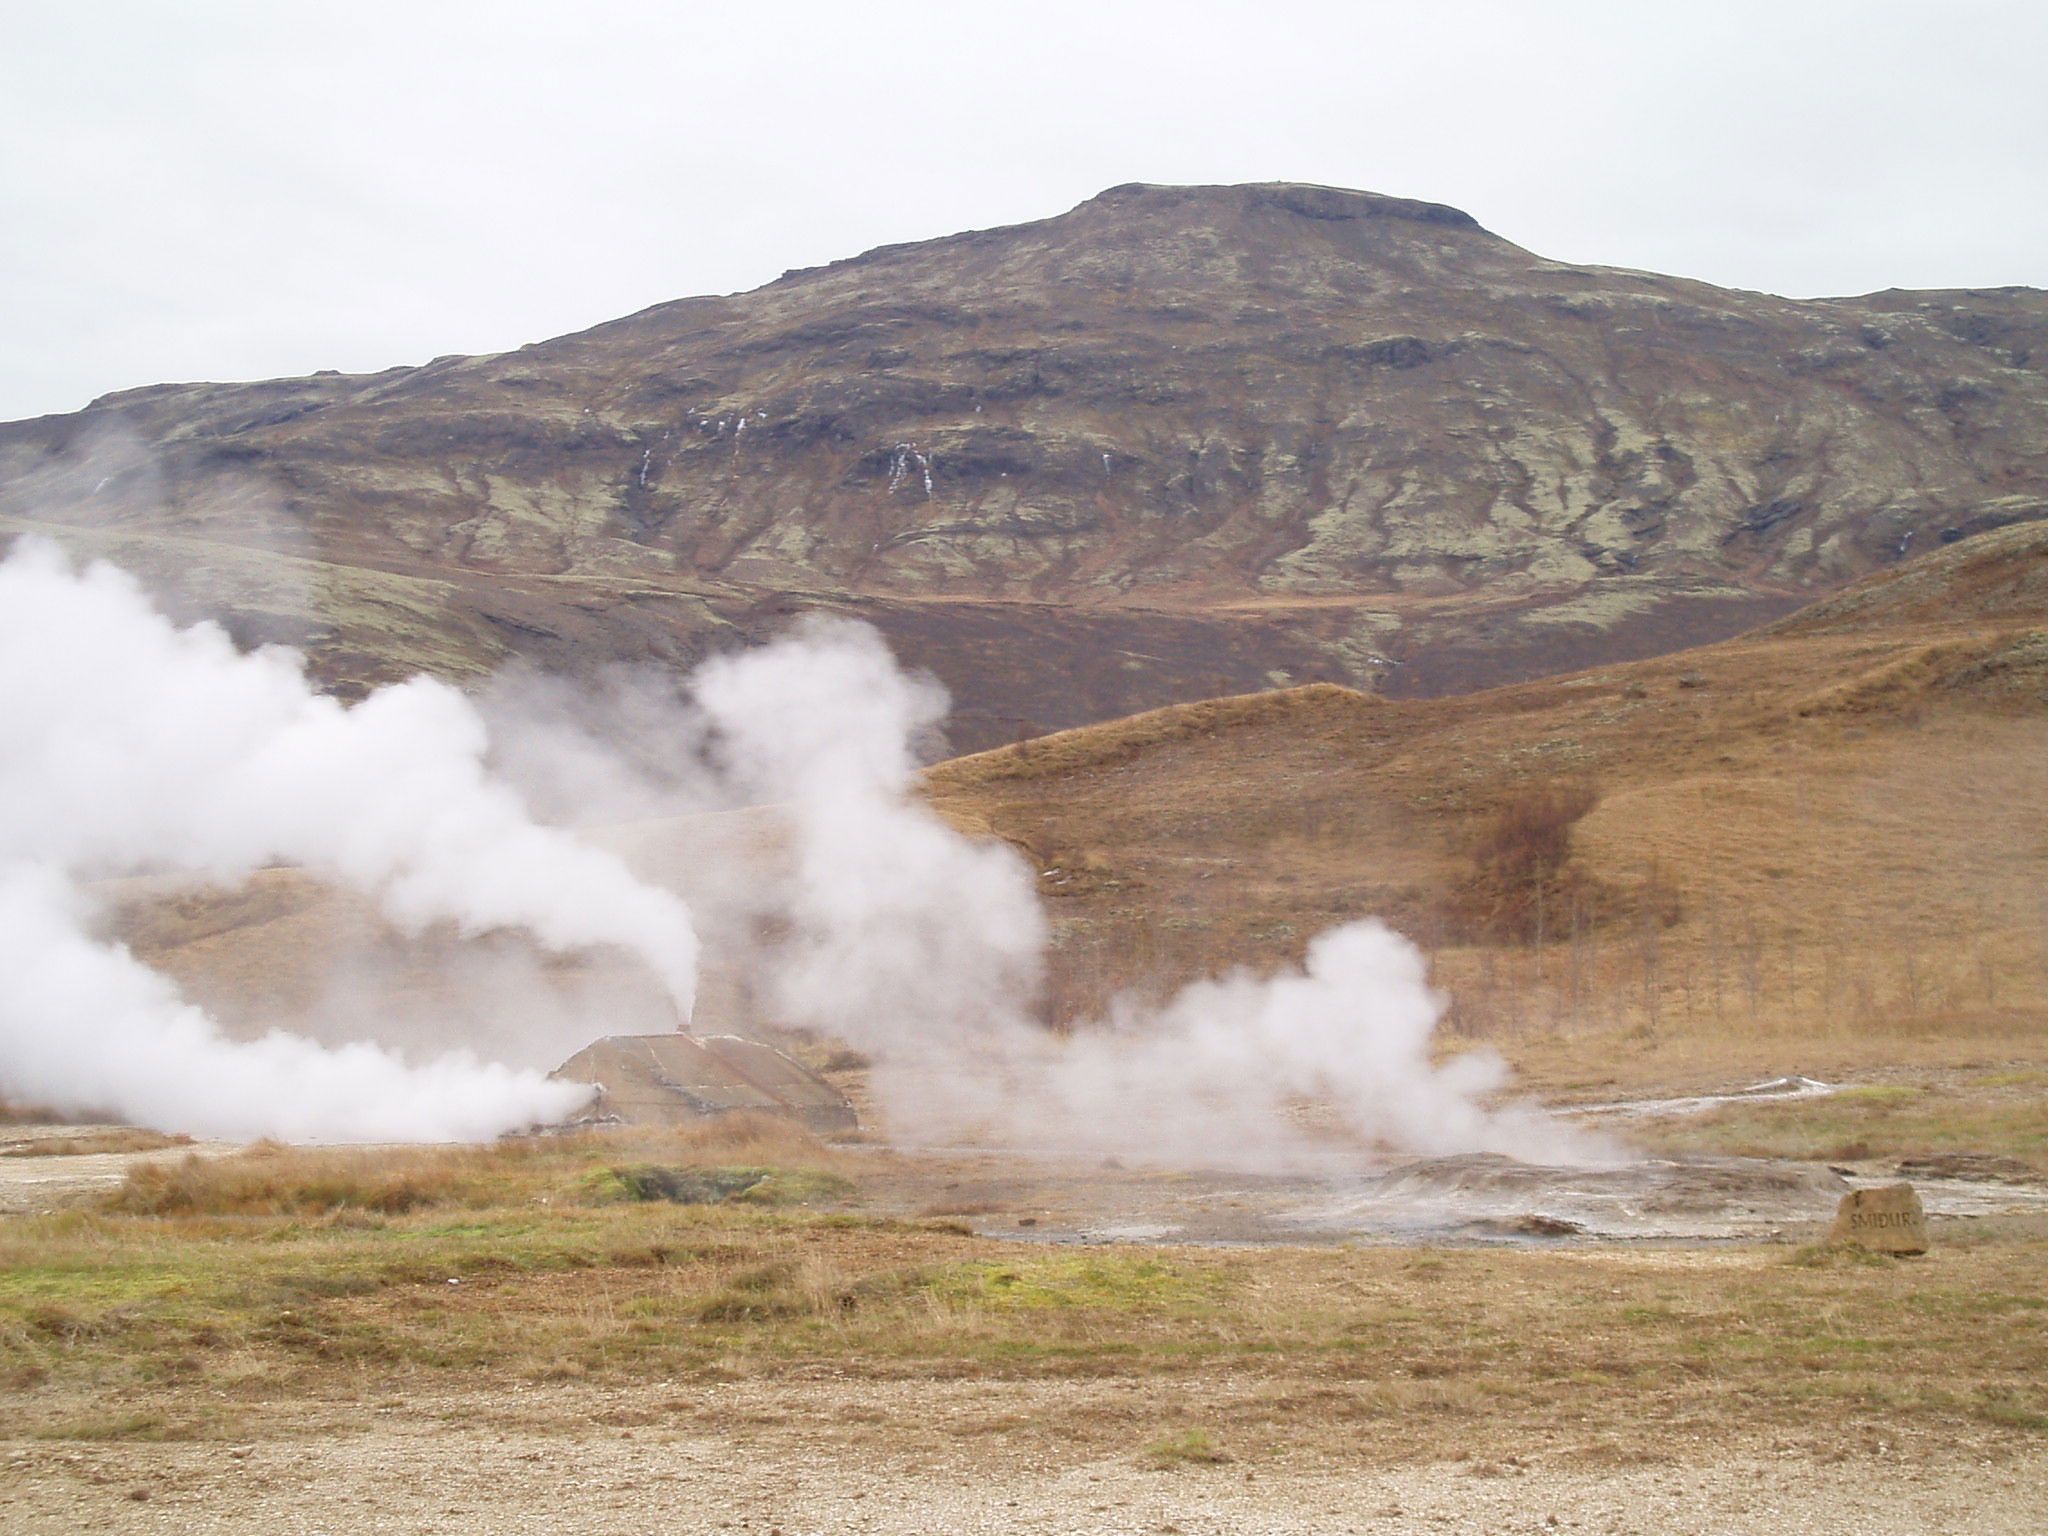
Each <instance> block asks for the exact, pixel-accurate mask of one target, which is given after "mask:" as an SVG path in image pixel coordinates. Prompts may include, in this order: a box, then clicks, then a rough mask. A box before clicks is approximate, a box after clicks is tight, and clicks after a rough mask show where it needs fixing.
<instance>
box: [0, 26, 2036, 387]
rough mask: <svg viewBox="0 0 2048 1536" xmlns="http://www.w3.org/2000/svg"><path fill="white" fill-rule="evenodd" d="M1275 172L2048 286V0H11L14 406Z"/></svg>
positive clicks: (7, 52)
mask: <svg viewBox="0 0 2048 1536" xmlns="http://www.w3.org/2000/svg"><path fill="white" fill-rule="evenodd" d="M1277 180H1285V181H1315V182H1326V183H1330V184H1334V185H1338V186H1349V187H1362V188H1368V189H1371V190H1374V191H1380V192H1390V193H1397V194H1401V195H1404V196H1412V197H1423V198H1429V199H1432V200H1434V201H1438V202H1447V203H1452V204H1455V205H1457V206H1458V207H1461V208H1464V209H1466V210H1467V211H1468V212H1470V213H1472V214H1473V215H1474V216H1475V217H1477V218H1478V219H1479V221H1480V222H1481V223H1483V224H1485V225H1486V226H1487V227H1488V228H1490V229H1492V230H1494V231H1496V232H1498V233H1500V234H1502V235H1505V236H1507V237H1508V238H1509V239H1511V240H1514V241H1516V242H1518V243H1519V244H1522V245H1525V246H1528V247H1530V248H1532V249H1534V250H1537V251H1540V252H1543V253H1544V254H1546V255H1550V256H1555V257H1558V258H1561V259H1565V260H1576V261H1590V262H1604V263H1609V264H1613V265H1619V266H1634V267H1647V268H1652V269H1655V270H1659V271H1666V272H1676V273H1682V274H1685V275H1687V276H1693V277H1701V278H1705V279H1708V280H1709V281H1712V282H1716V283H1722V284H1726V285H1729V286H1734V287H1745V288H1763V289H1769V290H1772V291H1775V292H1780V293H1790V294H1796V295H1808V294H1820V293H1857V292H1864V291H1867V290H1870V289H1874V288H1881V287H1890V286H1898V287H1961V286H1992V285H2003V284H2010V283H2025V284H2031V285H2035V286H2043V287H2048V0H1924V3H1907V0H1352V3H1350V4H1336V3H1309V0H1126V3H1118V0H1095V3H1093V4H1089V3H1082V0H1035V3H1032V4H1028V5H1017V4H1010V5H1004V4H999V3H998V4H986V3H984V4H980V5H975V4H972V3H971V0H947V3H927V0H870V3H866V4H862V3H859V0H836V3H820V0H776V3H771V4H766V5H756V6H748V5H742V4H734V3H730V0H728V3H723V4H718V5H710V4H704V3H701V0H668V3H659V0H556V3H551V4H538V3H532V0H7V3H6V5H5V6H4V7H0V419H8V418H13V417H18V416H23V415H31V414H36V413H40V412H44V411H61V410H71V409H75V408H77V407H78V406H81V405H83V404H84V403H85V402H86V400H87V399H88V398H90V397H91V396H93V395H96V394H99V393H102V392H105V391H108V390H113V389H122V388H128V387H131V386H134V385H139V384H147V383H154V382H158V381H161V380H168V379H195V378H213V379H230V378H256V377H266V376H272V375H279V374H295V373H305V372H310V371H312V370H313V369H316V368H341V369H345V370H370V369H376V368H381V367H387V366H390V365H392V364H394V363H412V362H421V361H424V360H425V359H427V358H428V357H431V356H434V355H436V354H438V353H443V352H478V351H497V350H502V349H505V348H509V347H514V346H518V345H520V344H521V343H523V342H528V341H536V340H540V339H542V338H545V337H547V336H551V335H557V334H560V333H562V332H564V331H569V330H575V329H579V328H581V327H583V326H586V325H591V324H595V323H596V322H598V321H601V320H606V319H610V318H613V317H614V316H617V315H621V314H625V313H628V312H630V311H632V310H635V309H639V308H642V307H644V306H646V305H648V304H652V303H656V302H659V301H661V300H663V299H670V298H679V297H682V296H683V295H686V294H693V293H718V292H729V291H733V290H737V289H743V288H750V287H753V286H755V285H757V284H759V283H762V282H766V281H768V280H770V279H772V278H773V277H775V276H776V275H777V274H778V273H780V272H781V271H782V270H783V269H784V268H786V267H795V266H809V265H815V264H817V263H819V262H823V261H829V260H832V259H834V258H836V257H840V256H848V255H852V254H853V253H855V252H857V251H860V250H862V249H865V248H867V247H869V246H872V245H878V244H882V243H885V242H890V241H897V240H915V239H923V238H926V237H929V236H934V235H941V234H946V233H950V232H952V231H954V230H958V229H968V228H978V227H985V226H988V225H991V224H1003V223H1014V222H1018V221H1021V220H1025V219H1033V218H1041V217H1045V216H1048V215H1051V214H1055V213H1059V212H1061V211H1063V210H1065V209H1066V208H1068V207H1071V206H1072V205H1073V204H1075V203H1077V202H1079V201H1081V200H1082V199H1084V198H1086V197H1089V196H1092V195H1093V194H1094V193H1096V192H1098V191H1100V190H1102V189H1103V188H1104V187H1108V186H1113V185H1115V184H1117V183H1119V182H1126V181H1161V182H1232V181H1277Z"/></svg>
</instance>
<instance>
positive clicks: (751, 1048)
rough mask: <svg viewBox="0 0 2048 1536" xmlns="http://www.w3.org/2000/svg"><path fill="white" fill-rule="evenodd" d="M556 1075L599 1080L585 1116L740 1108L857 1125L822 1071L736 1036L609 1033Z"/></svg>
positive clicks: (675, 1115) (682, 1118) (631, 1117)
mask: <svg viewBox="0 0 2048 1536" xmlns="http://www.w3.org/2000/svg"><path fill="white" fill-rule="evenodd" d="M553 1075H554V1076H556V1077H559V1078H565V1079H567V1080H568V1081H570V1082H574V1083H590V1084H593V1085H594V1086H595V1087H596V1088H597V1098H596V1100H595V1101H594V1102H593V1103H592V1104H591V1106H590V1108H589V1109H588V1110H586V1111H585V1115H586V1116H587V1117H589V1118H591V1119H596V1120H600V1121H609V1122H615V1123H617V1124H621V1125H679V1124H684V1123H687V1122H689V1121H692V1120H700V1119H704V1118H705V1117H707V1116H711V1115H729V1114H732V1113H733V1112H734V1111H736V1110H753V1111H757V1112H759V1113H762V1114H770V1115H787V1116H789V1117H790V1118H792V1119H794V1120H799V1121H801V1122H802V1123H803V1124H804V1125H805V1126H806V1127H807V1128H809V1129H810V1130H813V1131H817V1132H819V1133H820V1134H828V1133H831V1132H834V1131H850V1130H853V1129H855V1128H856V1127H857V1126H858V1124H859V1122H858V1121H857V1120H856V1119H855V1118H854V1113H853V1106H852V1105H851V1104H849V1103H847V1101H846V1096H845V1095H844V1094H842V1093H841V1092H840V1091H839V1090H838V1089H837V1088H834V1087H833V1086H832V1085H831V1084H830V1083H828V1082H826V1081H825V1079H823V1078H822V1077H820V1076H818V1074H817V1073H815V1072H813V1071H811V1070H810V1068H808V1067H806V1066H803V1065H802V1064H801V1063H799V1062H795V1061H792V1060H791V1059H790V1058H789V1057H787V1056H785V1055H783V1054H782V1052H780V1051H778V1050H776V1049H775V1048H774V1047H773V1046H768V1045H763V1044H761V1042H760V1041H758V1040H742V1039H740V1038H739V1037H738V1036H737V1035H705V1036H698V1035H685V1034H681V1033H676V1034H666V1035H607V1036H606V1037H605V1038H604V1039H602V1040H598V1041H594V1042H592V1043H591V1044H589V1045H586V1046H585V1047H584V1048H583V1049H582V1050H580V1051H578V1052H577V1053H576V1054H575V1055H574V1056H571V1057H570V1058H569V1059H568V1060H567V1061H565V1062H563V1063H562V1064H561V1065H560V1066H559V1067H557V1068H556V1069H555V1071H554V1074H553Z"/></svg>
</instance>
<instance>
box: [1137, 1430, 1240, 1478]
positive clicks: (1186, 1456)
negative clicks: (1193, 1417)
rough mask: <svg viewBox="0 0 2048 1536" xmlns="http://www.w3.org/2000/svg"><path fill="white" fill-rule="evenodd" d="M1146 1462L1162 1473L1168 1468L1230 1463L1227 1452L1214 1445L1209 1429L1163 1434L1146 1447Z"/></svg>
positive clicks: (1214, 1438)
mask: <svg viewBox="0 0 2048 1536" xmlns="http://www.w3.org/2000/svg"><path fill="white" fill-rule="evenodd" d="M1142 1454H1143V1456H1144V1458H1145V1460H1146V1461H1147V1462H1148V1463H1149V1464H1150V1465H1152V1466H1154V1467H1157V1468H1159V1469H1160V1470H1162V1471H1164V1470H1166V1469H1167V1468H1170V1467H1185V1466H1214V1465H1216V1464H1217V1463H1219V1462H1225V1461H1228V1460H1230V1453H1229V1452H1228V1451H1226V1450H1224V1449H1223V1448H1222V1447H1221V1446H1219V1445H1218V1444H1217V1443H1216V1437H1215V1436H1214V1435H1212V1434H1210V1433H1209V1431H1208V1430H1206V1429H1203V1428H1201V1427H1200V1426H1196V1427H1195V1428H1193V1429H1184V1430H1182V1431H1181V1432H1180V1433H1179V1434H1177V1435H1164V1436H1161V1437H1160V1438H1159V1439H1157V1440H1154V1441H1153V1442H1152V1443H1151V1444H1150V1445H1148V1446H1146V1447H1145V1449H1144V1451H1143V1452H1142Z"/></svg>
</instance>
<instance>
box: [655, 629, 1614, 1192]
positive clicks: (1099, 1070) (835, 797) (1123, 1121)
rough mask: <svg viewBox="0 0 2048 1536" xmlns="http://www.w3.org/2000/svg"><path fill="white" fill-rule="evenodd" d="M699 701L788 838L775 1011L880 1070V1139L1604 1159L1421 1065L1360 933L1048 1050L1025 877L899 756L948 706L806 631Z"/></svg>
mask: <svg viewBox="0 0 2048 1536" xmlns="http://www.w3.org/2000/svg"><path fill="white" fill-rule="evenodd" d="M695 691H696V696H697V701H698V704H699V706H700V707H701V709H702V711H703V714H704V716H705V717H706V719H707V720H708V722H709V724H710V726H711V728H712V729H713V730H714V731H715V733H716V740H717V742H718V743H719V748H718V750H719V751H720V752H721V754H722V758H723V763H724V767H725V769H726V772H727V773H728V775H729V776H731V777H732V778H733V779H734V780H736V781H737V783H738V785H739V786H740V787H741V788H742V789H744V790H748V791H751V792H752V793H754V794H756V795H758V796H762V797H765V798H768V799H772V800H774V801H776V802H778V803H779V804H780V805H781V806H782V808H783V810H784V812H785V814H786V815H787V816H788V818H789V820H790V823H791V826H792V828H793V832H794V836H795V842H796V847H795V854H794V860H793V868H792V871H791V878H790V885H789V889H788V891H787V893H786V895H785V897H784V902H785V906H784V912H785V917H786V920H787V924H788V927H789V931H790V935H791V936H790V938H789V940H788V942H787V943H786V944H784V945H783V946H782V947H781V948H780V949H779V950H778V951H777V952H776V953H775V954H774V955H773V956H772V957H770V959H769V961H768V962H767V969H768V972H769V976H770V984H771V987H772V993H771V995H772V997H773V998H774V1000H775V1003H776V1005H777V1011H778V1012H779V1013H780V1014H781V1015H782V1016H783V1017H784V1018H786V1019H788V1020H789V1021H791V1022H795V1023H800V1024H806V1025H811V1026H814V1027H817V1028H821V1029H824V1030H826V1031H828V1032H830V1033H833V1034H835V1035H838V1036H840V1037H842V1038H845V1039H848V1040H851V1041H853V1042H855V1043H857V1044H859V1045H860V1046H862V1047H863V1048H864V1049H866V1050H867V1051H868V1052H869V1053H871V1054H872V1055H873V1056H874V1057H875V1058H876V1073H875V1086H876V1089H877V1093H878V1096H879V1097H880V1098H881V1099H882V1100H883V1102H884V1103H885V1105H886V1106H887V1108H888V1110H889V1112H890V1115H891V1119H892V1123H893V1124H894V1126H895V1128H896V1129H897V1130H898V1132H899V1134H903V1133H907V1134H909V1135H911V1136H914V1137H915V1136H945V1135H951V1134H958V1133H962V1132H968V1131H977V1130H979V1131H992V1132H994V1133H996V1134H1000V1135H1006V1136H1009V1137H1012V1138H1014V1139H1016V1140H1017V1141H1019V1142H1020V1143H1025V1144H1029V1145H1035V1146H1047V1145H1053V1146H1068V1147H1097V1148H1102V1149H1106V1150H1114V1151H1117V1152H1119V1153H1125V1154H1136V1155H1140V1156H1150V1157H1153V1158H1157V1159H1160V1160H1165V1161H1189V1160H1199V1161H1205V1162H1237V1163H1255V1162H1260V1161H1269V1160H1271V1159H1273V1158H1275V1157H1282V1156H1285V1155H1286V1154H1287V1153H1288V1152H1289V1151H1291V1150H1295V1149H1298V1148H1299V1147H1300V1146H1301V1144H1302V1141H1303V1138H1302V1137H1301V1136H1300V1134H1299V1133H1298V1132H1296V1131H1295V1130H1294V1129H1293V1128H1292V1123H1291V1121H1290V1118H1289V1113H1288V1112H1289V1110H1290V1108H1291V1107H1292V1106H1293V1105H1294V1103H1295V1102H1296V1101H1297V1100H1300V1099H1303V1098H1313V1099H1318V1100H1321V1101H1324V1102H1326V1103H1328V1104H1329V1105H1330V1106H1331V1107H1332V1109H1333V1110H1334V1111H1335V1112H1336V1114H1337V1115H1338V1116H1339V1117H1340V1119H1341V1120H1342V1121H1343V1122H1344V1123H1345V1124H1346V1125H1347V1126H1348V1127H1349V1128H1350V1129H1351V1130H1352V1131H1354V1132H1355V1133H1357V1134H1358V1135H1359V1136H1361V1137H1362V1138H1365V1139H1367V1140H1369V1141H1374V1142H1378V1143H1381V1144H1385V1145H1389V1146H1393V1147H1397V1148H1400V1149H1403V1150H1408V1151H1418V1152H1429V1153H1448V1152H1458V1151H1494V1152H1503V1153H1508V1154H1512V1155H1519V1156H1528V1157H1545V1158H1552V1159H1570V1158H1586V1157H1597V1156H1600V1155H1602V1153H1603V1149H1602V1148H1601V1147H1599V1146H1598V1145H1597V1144H1596V1143H1595V1142H1594V1141H1593V1140H1592V1139H1591V1138H1588V1137H1585V1136H1583V1135H1581V1134H1579V1133H1576V1132H1574V1131H1571V1130H1569V1129H1568V1128H1566V1127H1564V1126H1562V1125H1560V1124H1558V1123H1557V1122H1555V1121H1553V1120H1551V1119H1550V1118H1549V1117H1547V1116H1546V1115H1544V1114H1543V1113H1542V1112H1541V1111H1540V1110H1538V1109H1535V1108H1533V1107H1528V1106H1515V1105H1509V1106H1506V1107H1504V1108H1493V1107H1490V1106H1489V1105H1488V1104H1487V1103H1486V1102H1484V1101H1485V1098H1486V1096H1487V1095H1489V1094H1490V1093H1491V1092H1492V1091H1493V1090H1494V1089H1497V1088H1498V1087H1500V1086H1501V1085H1502V1083H1503V1082H1504V1081H1505V1077H1506V1069H1505V1067H1504V1065H1503V1064H1502V1063H1501V1062H1500V1061H1499V1060H1498V1059H1497V1058H1495V1057H1493V1056H1491V1055H1489V1054H1484V1053H1471V1054H1467V1055H1464V1056H1460V1057H1457V1058H1454V1059H1452V1060H1450V1061H1448V1062H1445V1063H1443V1064H1441V1065H1439V1064H1437V1063H1436V1062H1434V1061H1433V1060H1432V1056H1431V1035H1432V1033H1433V1031H1434V1029H1435V1026H1436V1023H1437V1021H1438V1019H1439V1018H1440V1017H1441V1015H1442V1012H1443V1002H1442V999H1440V998H1439V997H1438V996H1437V995H1436V994H1435V993H1434V992H1432V991H1431V989H1430V987H1429V985H1428V978H1427V974H1426V967H1425V964H1424V961H1423V957H1422V955H1421V954H1420V952H1419V951H1418V950H1417V949H1416V948H1415V947H1414V946H1413V945H1412V944H1410V943H1409V942H1408V941H1407V940H1406V939H1404V938H1402V937H1401V936H1400V935H1398V934H1396V933H1394V932H1393V931H1392V930H1391V929H1389V928H1387V927H1385V926H1384V925H1382V924H1380V923H1378V922H1375V921H1369V920H1368V921H1363V922H1357V923H1351V924H1348V925H1345V926H1342V927H1338V928H1335V929H1332V930H1330V931H1329V932H1326V933H1324V934H1323V935H1322V936H1321V937H1319V938H1318V939H1316V940H1315V942H1314V943H1313V944H1311V945H1310V946H1309V950H1308V954H1307V956H1306V959H1305V961H1304V963H1303V965H1302V967H1301V968H1300V969H1299V970H1295V971H1288V972H1283V973H1281V974H1279V975H1276V976H1272V977H1267V978H1260V977H1254V976H1252V975H1250V974H1248V973H1240V974H1234V975H1230V976H1226V977H1222V978H1219V979H1215V980H1210V981H1202V982H1197V983H1195V984H1194V985H1192V986H1189V987H1187V988H1185V989H1184V990H1183V991H1182V992H1180V993H1179V994H1178V995H1177V996H1176V997H1174V998H1173V999H1171V1000H1170V1001H1169V1002H1167V1003H1166V1004H1165V1005H1164V1006H1161V1007H1147V1006H1145V1005H1142V1004H1140V1003H1138V1002H1136V1001H1135V1000H1132V999H1128V998H1126V999H1122V1000H1119V1001H1118V1002H1117V1003H1116V1004H1114V1005H1113V1006H1112V1008H1111V1010H1110V1014H1109V1017H1108V1018H1107V1019H1106V1020H1103V1021H1100V1022H1099V1023H1097V1024H1095V1025H1092V1026H1089V1025H1084V1026H1083V1027H1081V1028H1078V1029H1076V1030H1075V1031H1074V1032H1073V1033H1072V1034H1071V1035H1070V1036H1066V1037H1058V1036H1053V1035H1050V1034H1048V1033H1047V1032H1045V1031H1044V1030H1042V1029H1039V1028H1038V1027H1036V1026H1035V1024H1033V1023H1032V1021H1031V1020H1032V1003H1033V1000H1034V992H1035V988H1036V986H1037V984H1038V980H1039V976H1040V970H1041V965H1042V957H1043V954H1044V950H1045V945H1046V938H1047V934H1046V927H1045V921H1044V918H1043V916H1042V915H1041V913H1040V910H1039V907H1038V903H1037V897H1036V892H1035V890H1034V882H1033V880H1032V872H1031V870H1030V868H1029V867H1028V866H1027V865H1025V863H1024V862H1023V861H1022V860H1021V859H1020V858H1019V857H1018V856H1017V854H1016V853H1015V852H1014V851H1013V850H1012V849H1010V848H1009V847H1008V846H1006V845H1004V844H1001V843H998V842H995V841H992V840H970V839H968V838H966V837H963V836H961V835H960V834H959V833H957V832H955V831H954V830H952V828H950V827H949V826H947V825H946V824H945V823H944V822H943V821H941V820H940V819H939V817H938V816H936V815H935V814H934V813H933V812H932V810H931V809H930V808H929V807H928V806H926V805H925V804H923V803H922V802H921V801H919V800H918V799H917V798H916V797H915V796H914V794H913V793H912V780H913V773H914V770H915V766H916V764H915V760H914V757H913V754H912V751H911V745H910V744H911V743H912V742H913V741H915V740H916V739H917V738H918V737H919V735H920V734H921V733H922V732H924V731H926V730H927V729H928V728H929V727H930V726H931V725H932V724H933V723H934V722H936V721H937V720H938V719H939V718H940V717H941V716H942V715H943V714H944V711H945V699H944V696H943V694H942V693H941V692H940V690H939V689H938V687H937V685H936V684H935V683H933V682H931V681H930V680H929V679H919V678H913V677H908V676H905V675H904V674H903V673H902V672H901V671H899V670H898V669H897V667H896V666H895V664H894V662H893V661H892V659H891V658H890V656H889V654H888V651H887V649H886V648H885V647H884V645H883V644H882V642H881V640H880V638H879V637H878V636H877V635H875V634H874V632H873V631H871V630H868V629H866V628H864V627H862V626H858V625H853V624H848V623H845V622H825V621H818V620H813V621H811V622H810V623H808V624H807V625H805V626H803V627H802V628H800V629H799V630H798V631H797V632H795V633H794V634H792V635H791V636H789V637H787V638H786V639H784V640H782V641H780V642H778V643H776V644H774V645H771V646H768V647H765V648H763V649H761V650H758V651H753V652H749V653H746V654H743V655H739V656H735V657H730V658H726V659H723V660H720V661H717V662H714V663H712V664H710V665H709V666H707V667H706V668H704V669H703V670H702V671H701V672H700V674H699V677H698V679H697V683H696V690H695Z"/></svg>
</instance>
